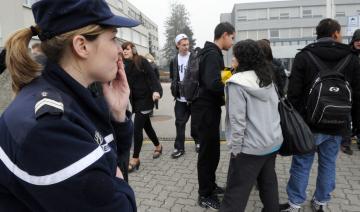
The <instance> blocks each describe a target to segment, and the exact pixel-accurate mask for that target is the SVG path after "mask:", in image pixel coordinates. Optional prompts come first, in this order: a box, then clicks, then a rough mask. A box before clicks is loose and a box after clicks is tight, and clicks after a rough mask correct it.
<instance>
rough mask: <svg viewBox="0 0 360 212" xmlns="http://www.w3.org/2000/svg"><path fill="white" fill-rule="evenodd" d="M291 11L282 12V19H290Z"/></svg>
mask: <svg viewBox="0 0 360 212" xmlns="http://www.w3.org/2000/svg"><path fill="white" fill-rule="evenodd" d="M289 17H290V15H289V13H280V19H289Z"/></svg>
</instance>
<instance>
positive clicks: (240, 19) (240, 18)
mask: <svg viewBox="0 0 360 212" xmlns="http://www.w3.org/2000/svg"><path fill="white" fill-rule="evenodd" d="M237 21H247V18H246V16H239V17H237Z"/></svg>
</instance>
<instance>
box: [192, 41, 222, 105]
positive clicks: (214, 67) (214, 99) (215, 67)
mask: <svg viewBox="0 0 360 212" xmlns="http://www.w3.org/2000/svg"><path fill="white" fill-rule="evenodd" d="M199 56H200V57H201V59H200V67H199V73H200V80H199V87H200V91H199V98H198V99H197V100H195V101H194V104H202V105H207V106H222V105H224V104H225V99H224V84H223V83H222V81H221V71H222V70H223V69H224V68H225V65H224V58H223V54H222V52H221V49H219V47H218V46H216V45H215V44H214V43H211V42H208V41H207V42H206V43H205V46H204V48H203V49H202V50H201V51H200V52H199ZM196 102H198V103H196Z"/></svg>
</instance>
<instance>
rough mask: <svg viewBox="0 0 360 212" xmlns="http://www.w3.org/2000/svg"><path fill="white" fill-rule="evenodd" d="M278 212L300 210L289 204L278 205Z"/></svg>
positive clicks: (296, 211)
mask: <svg viewBox="0 0 360 212" xmlns="http://www.w3.org/2000/svg"><path fill="white" fill-rule="evenodd" d="M279 211H280V212H299V211H300V208H296V207H294V206H292V205H290V204H289V203H285V204H280V205H279Z"/></svg>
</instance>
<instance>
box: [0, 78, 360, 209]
mask: <svg viewBox="0 0 360 212" xmlns="http://www.w3.org/2000/svg"><path fill="white" fill-rule="evenodd" d="M8 79H9V77H8V76H7V75H4V74H3V75H2V76H1V77H0V82H2V83H1V86H0V87H1V89H0V114H1V112H2V110H3V109H5V107H6V106H7V104H8V103H9V102H10V100H11V92H10V83H9V80H8ZM169 87H170V86H169V84H163V88H164V97H163V99H162V100H161V101H160V104H159V108H160V110H156V111H155V116H154V118H153V125H154V128H155V130H156V132H157V134H158V136H159V138H161V139H162V140H166V142H164V141H163V142H162V143H163V145H164V154H163V155H162V157H161V158H160V159H157V160H153V159H152V151H153V146H152V145H151V144H149V142H145V144H144V146H143V151H142V153H141V157H140V159H141V167H140V170H139V171H138V172H136V173H132V174H130V184H131V185H132V187H133V188H134V190H135V193H136V198H137V204H138V206H139V207H138V211H139V212H150V211H151V212H162V211H171V212H175V211H189V212H197V211H206V210H204V209H202V208H200V207H199V206H197V203H196V199H197V196H198V195H197V189H198V186H197V184H198V183H197V171H196V162H197V154H196V153H195V151H194V144H193V143H192V142H188V143H187V144H186V155H185V156H184V157H182V158H180V159H178V160H173V159H170V154H171V152H172V147H173V141H174V136H175V120H174V117H173V114H174V112H173V107H174V101H173V98H172V97H171V95H170V92H169V91H170V89H169ZM223 114H224V113H223ZM223 128H224V127H223V125H222V127H221V130H223ZM186 135H187V137H189V135H190V133H189V126H187V131H186ZM353 149H355V147H354V148H353ZM290 161H291V158H289V157H286V158H281V157H278V159H277V164H276V165H277V168H276V170H277V174H278V181H279V192H280V198H281V201H282V202H285V201H286V192H285V186H286V183H287V180H288V177H289V174H288V170H289V167H290ZM228 162H229V157H228V152H227V148H226V145H225V144H223V145H221V161H220V164H219V167H218V170H217V177H218V184H219V185H220V186H224V185H225V182H226V175H227V169H228ZM244 174H246V173H244ZM315 176H316V166H314V167H313V171H312V174H311V178H310V179H311V180H310V185H309V186H308V196H309V197H308V198H310V197H311V195H312V193H313V190H314V185H315V179H316V178H315ZM336 186H337V188H336V190H335V192H334V193H333V197H334V198H333V200H332V202H331V203H330V204H329V210H330V211H332V212H340V211H357V212H360V152H359V151H358V150H356V151H355V152H354V155H353V156H347V155H344V154H340V156H339V159H338V166H337V185H336ZM308 205H309V202H307V203H306V205H305V207H304V209H305V210H304V211H310V208H309V206H308ZM261 207H262V204H261V202H260V200H259V197H258V194H257V192H256V191H253V192H252V194H251V196H250V199H249V202H248V207H247V210H246V211H249V212H250V211H260V209H261Z"/></svg>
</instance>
